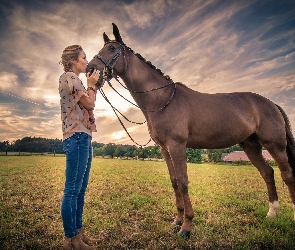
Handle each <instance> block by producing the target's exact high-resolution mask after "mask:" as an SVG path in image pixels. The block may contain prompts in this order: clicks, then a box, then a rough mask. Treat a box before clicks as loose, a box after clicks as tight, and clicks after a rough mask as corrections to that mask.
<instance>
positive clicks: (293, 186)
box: [266, 146, 295, 220]
mask: <svg viewBox="0 0 295 250" xmlns="http://www.w3.org/2000/svg"><path fill="white" fill-rule="evenodd" d="M266 149H267V150H268V152H269V153H270V154H271V155H272V157H273V158H274V160H275V161H276V163H277V165H278V168H279V169H280V171H281V177H282V179H283V181H284V182H285V184H286V185H287V186H288V189H289V192H290V196H291V200H292V203H293V210H294V220H295V177H294V175H293V171H292V169H291V167H290V164H289V161H288V155H287V153H286V149H284V147H268V146H266Z"/></svg>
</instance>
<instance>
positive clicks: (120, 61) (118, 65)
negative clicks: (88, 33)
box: [86, 23, 127, 85]
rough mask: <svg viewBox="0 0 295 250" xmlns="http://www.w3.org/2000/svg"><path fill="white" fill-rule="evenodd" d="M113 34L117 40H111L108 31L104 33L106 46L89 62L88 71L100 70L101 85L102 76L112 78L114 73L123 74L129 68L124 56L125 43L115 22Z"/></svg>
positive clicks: (99, 82)
mask: <svg viewBox="0 0 295 250" xmlns="http://www.w3.org/2000/svg"><path fill="white" fill-rule="evenodd" d="M113 34H114V36H115V40H110V39H109V37H108V36H107V35H106V33H103V39H104V42H105V44H104V47H103V48H102V49H101V50H100V51H99V52H98V54H97V55H95V56H94V57H93V59H92V60H91V61H90V62H89V64H88V66H87V69H86V72H87V73H88V72H90V73H92V72H93V71H94V70H95V69H97V70H99V71H100V73H101V77H100V79H99V81H98V82H97V85H100V84H101V82H102V78H103V77H105V78H107V79H108V80H110V79H111V78H112V77H113V76H114V75H122V74H124V73H125V71H126V70H127V68H126V67H127V65H126V59H125V56H124V50H125V44H124V43H123V41H122V38H121V35H120V32H119V29H118V27H117V26H116V25H115V24H114V23H113Z"/></svg>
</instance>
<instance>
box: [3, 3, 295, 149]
mask: <svg viewBox="0 0 295 250" xmlns="http://www.w3.org/2000/svg"><path fill="white" fill-rule="evenodd" d="M112 22H114V23H116V24H117V26H118V27H119V29H120V32H121V35H122V38H123V40H124V42H125V43H126V44H127V45H128V46H129V47H131V48H132V49H133V50H134V51H135V52H137V53H140V54H141V55H142V56H143V57H145V58H146V59H147V60H149V61H151V62H152V63H153V64H154V65H155V66H156V67H158V68H160V69H161V70H162V72H164V73H165V74H168V75H169V76H170V77H171V78H172V79H173V80H174V81H179V82H183V83H184V84H186V85H187V86H189V87H190V88H192V89H194V90H196V91H200V92H207V93H217V92H234V91H250V92H256V93H258V94H261V95H263V96H266V97H267V98H269V99H270V100H272V101H273V102H275V103H277V104H279V105H280V106H282V107H283V108H284V109H285V111H286V113H287V114H288V116H289V118H290V121H291V125H292V127H293V128H294V127H295V2H294V1H287V0H283V1H267V0H260V1H258V0H253V1H222V0H218V1H194V0H183V1H177V0H169V1H167V0H166V1H165V0H154V1H136V0H135V1H130V0H129V1H128V0H125V1H123V0H122V1H116V0H102V1H94V0H86V1H48V2H46V1H30V0H27V1H13V0H12V1H7V0H3V1H1V3H0V34H1V40H0V52H1V61H0V82H1V84H0V108H1V110H2V111H1V116H0V141H3V140H15V139H20V138H22V137H24V136H41V137H47V138H62V133H61V121H60V107H59V95H58V90H57V88H58V79H59V76H60V75H61V74H62V67H61V65H59V60H60V56H61V53H62V51H63V49H64V48H65V47H66V46H68V45H71V44H80V45H82V47H83V48H84V50H85V52H86V54H87V56H88V60H90V59H91V58H92V56H94V55H95V54H97V52H98V51H99V50H100V49H101V48H102V46H103V39H102V33H103V32H106V33H107V34H108V35H109V37H110V38H112V37H113V35H112V25H111V23H112ZM80 77H81V79H82V81H84V83H86V81H85V80H86V79H85V76H83V75H80ZM112 82H113V85H114V86H115V88H116V89H117V90H118V91H119V92H120V93H121V94H122V95H123V96H125V97H126V98H127V99H129V100H131V101H133V100H132V97H131V96H130V94H129V93H128V91H126V90H124V89H123V88H122V87H120V85H119V84H118V83H117V82H115V81H114V80H113V81H112ZM103 90H104V92H105V93H106V95H107V96H108V98H109V100H110V101H111V102H112V104H113V105H114V106H115V107H116V108H117V109H119V110H120V112H122V113H123V114H124V115H125V116H126V117H127V118H128V119H130V120H132V121H135V122H143V121H144V116H143V115H142V113H141V111H140V110H138V109H136V108H135V107H134V106H132V105H131V104H129V103H128V102H126V101H125V100H123V99H122V98H121V97H119V96H118V95H117V94H116V93H115V92H114V91H113V90H112V89H111V88H110V87H109V86H107V84H106V85H105V86H104V88H103ZM94 112H95V115H96V120H97V128H98V132H97V133H95V134H94V138H93V140H95V141H97V142H102V143H108V142H114V143H126V144H133V142H132V141H131V140H130V139H129V137H128V135H127V134H126V132H125V130H124V129H123V128H122V126H121V124H120V123H119V122H118V119H117V117H116V115H115V114H114V113H113V110H112V109H111V108H110V106H109V105H108V104H107V102H106V101H105V100H104V99H103V98H102V96H100V95H98V96H97V101H96V108H95V110H94ZM120 118H121V119H122V122H124V124H125V126H126V127H127V129H128V131H129V132H130V134H131V135H132V137H133V138H134V140H135V141H136V142H138V143H140V144H145V143H146V142H147V141H148V139H149V135H148V130H147V126H146V124H143V125H136V124H132V123H129V122H128V121H126V120H125V119H124V118H122V117H120Z"/></svg>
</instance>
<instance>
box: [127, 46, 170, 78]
mask: <svg viewBox="0 0 295 250" xmlns="http://www.w3.org/2000/svg"><path fill="white" fill-rule="evenodd" d="M126 47H127V48H128V49H129V50H130V51H131V52H132V53H133V54H134V55H135V56H137V57H138V58H139V59H140V60H141V61H143V62H145V63H146V64H147V65H148V66H149V67H150V68H152V69H155V70H156V71H157V72H158V73H159V74H160V75H161V76H163V77H164V78H165V79H166V80H168V81H170V82H174V81H173V80H172V79H171V78H170V76H169V75H164V73H163V72H162V71H161V70H160V69H158V68H157V67H156V66H154V65H153V64H152V63H151V62H150V61H147V60H146V59H145V58H144V57H143V56H142V55H141V54H139V53H135V52H134V51H133V50H132V49H131V48H130V47H128V46H126Z"/></svg>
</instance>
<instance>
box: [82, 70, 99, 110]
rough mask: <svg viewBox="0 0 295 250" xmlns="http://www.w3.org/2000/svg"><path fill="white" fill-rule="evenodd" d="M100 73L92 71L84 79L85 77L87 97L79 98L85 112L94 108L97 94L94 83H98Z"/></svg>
mask: <svg viewBox="0 0 295 250" xmlns="http://www.w3.org/2000/svg"><path fill="white" fill-rule="evenodd" d="M99 75H100V72H99V71H98V70H94V72H93V73H92V74H91V76H90V73H89V72H88V73H87V75H86V77H87V91H88V95H89V97H88V96H85V95H83V96H81V97H80V102H81V104H82V105H83V106H84V107H85V108H86V109H87V110H93V109H94V106H95V100H96V92H97V87H96V85H95V84H96V82H97V81H98V78H99Z"/></svg>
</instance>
